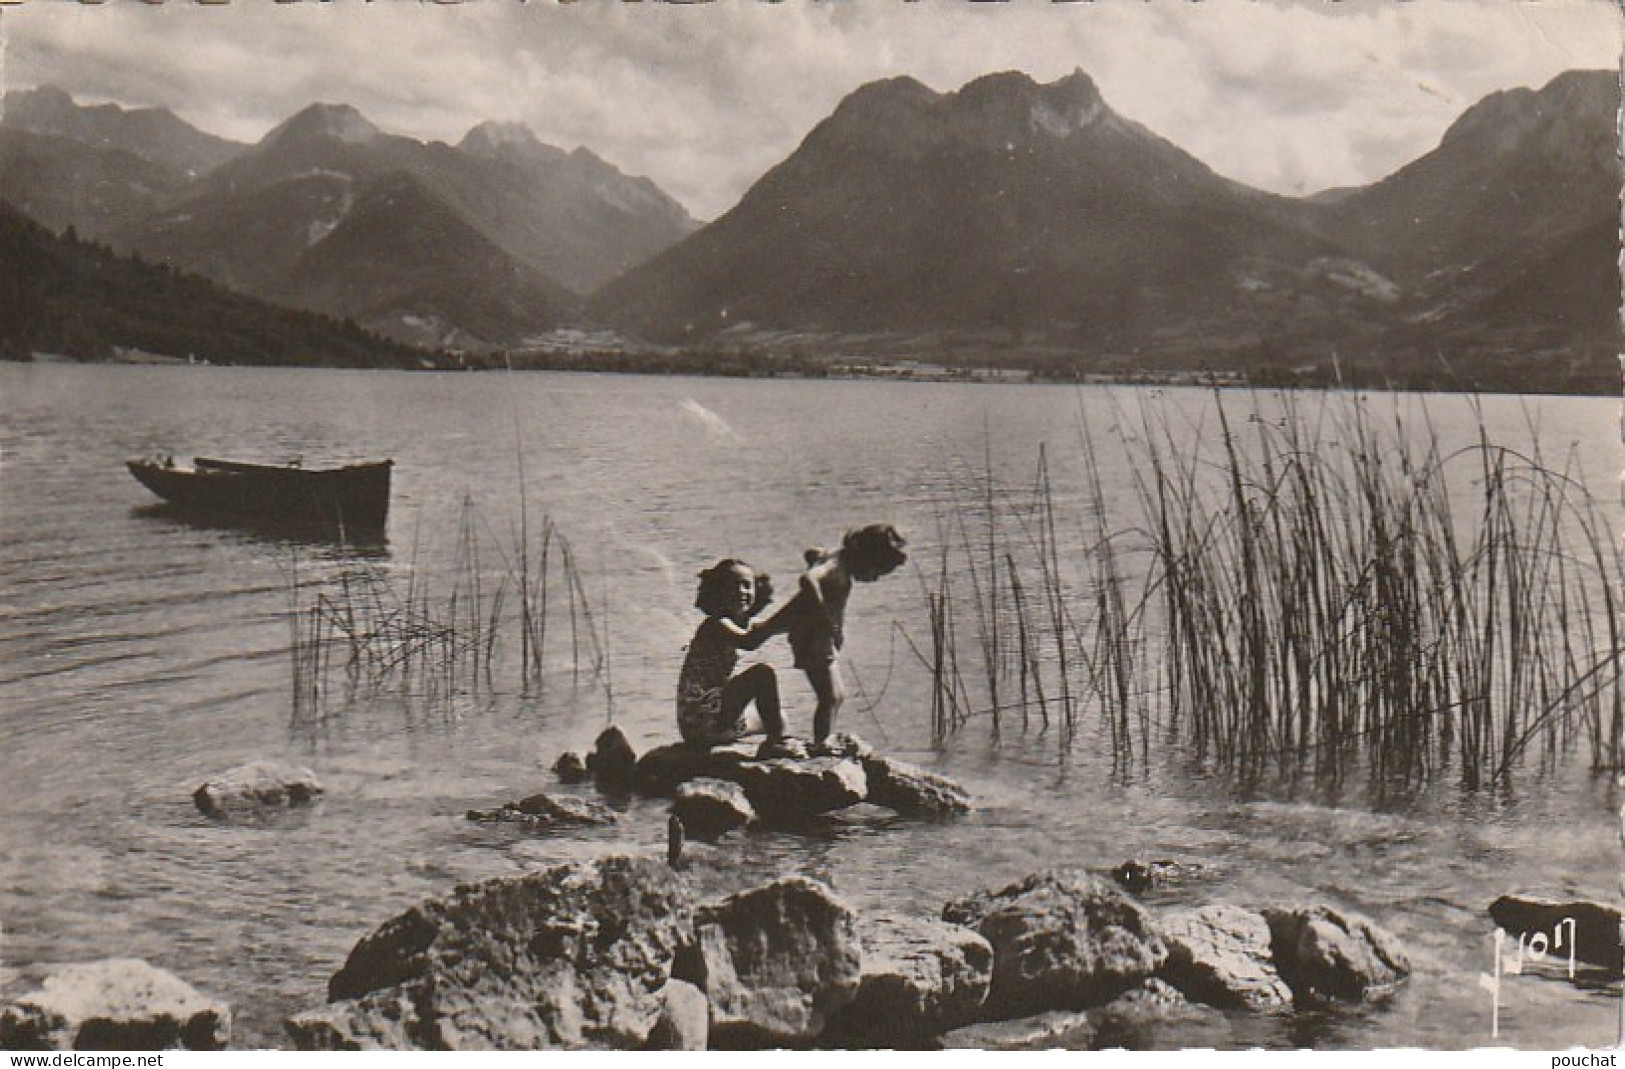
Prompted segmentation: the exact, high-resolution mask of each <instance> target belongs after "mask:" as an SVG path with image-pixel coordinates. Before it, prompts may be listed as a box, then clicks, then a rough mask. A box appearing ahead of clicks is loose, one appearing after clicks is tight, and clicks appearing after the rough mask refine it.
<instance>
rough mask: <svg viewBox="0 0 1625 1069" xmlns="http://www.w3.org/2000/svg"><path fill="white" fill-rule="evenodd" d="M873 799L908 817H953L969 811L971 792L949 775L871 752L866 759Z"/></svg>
mask: <svg viewBox="0 0 1625 1069" xmlns="http://www.w3.org/2000/svg"><path fill="white" fill-rule="evenodd" d="M863 773H864V775H865V776H866V777H867V779H868V785H869V801H871V802H873V803H874V804H875V805H883V806H885V807H886V808H887V809H894V810H896V811H897V812H899V813H902V814H904V815H906V816H923V817H950V816H958V815H959V814H961V813H968V812H970V809H971V799H970V794H969V793H968V792H967V791H966V790H965V788H963V787H961V786H960V785H959V784H957V783H955V782H954V781H953V780H951V779H948V778H947V777H946V776H939V775H937V774H936V773H934V772H927V771H926V770H925V769H923V768H920V767H918V766H916V765H911V764H909V763H908V762H906V761H896V760H893V759H892V758H890V757H880V756H878V755H874V754H870V755H869V756H867V757H865V758H863Z"/></svg>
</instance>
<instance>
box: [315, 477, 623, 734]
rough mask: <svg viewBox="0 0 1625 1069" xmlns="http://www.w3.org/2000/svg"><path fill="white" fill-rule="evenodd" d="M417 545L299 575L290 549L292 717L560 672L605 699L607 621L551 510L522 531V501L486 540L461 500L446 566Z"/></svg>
mask: <svg viewBox="0 0 1625 1069" xmlns="http://www.w3.org/2000/svg"><path fill="white" fill-rule="evenodd" d="M419 549H420V547H417V546H414V549H413V552H412V554H411V558H410V562H409V563H407V564H406V565H404V566H399V565H395V564H392V563H391V562H389V561H387V560H386V561H368V560H354V559H351V560H346V562H345V563H344V565H343V566H342V567H341V568H340V569H338V570H337V571H336V572H335V573H333V574H328V575H322V576H315V577H309V578H302V577H301V576H300V574H299V567H298V561H297V558H295V560H294V561H293V563H292V565H291V566H290V568H289V570H288V589H289V602H290V607H289V611H288V619H289V621H290V629H291V634H290V643H289V656H290V663H291V667H292V694H293V716H294V719H295V720H296V721H300V722H314V721H320V720H322V719H324V718H326V717H327V716H330V715H332V714H333V713H334V712H335V711H336V710H337V709H342V708H343V707H344V706H346V705H348V704H351V703H353V702H355V701H357V700H358V699H365V698H368V697H372V696H376V695H378V694H382V693H396V694H400V695H403V696H407V697H411V698H415V699H421V700H424V701H426V702H428V703H430V704H443V703H444V702H445V701H447V700H449V699H450V698H452V697H454V696H458V695H472V694H480V693H489V692H492V691H496V690H507V689H514V690H518V691H519V692H521V693H531V692H534V691H536V690H538V689H539V688H541V687H542V686H543V685H544V682H545V680H546V679H547V677H548V676H549V674H558V673H562V672H564V671H568V674H569V677H570V681H571V683H572V684H573V685H579V684H580V683H581V682H582V680H583V677H584V676H585V677H587V679H588V680H589V681H590V682H591V684H592V685H594V686H597V687H600V688H602V690H603V693H604V696H605V699H606V702H612V701H613V692H612V688H611V677H610V671H609V659H608V638H607V634H608V631H607V627H605V626H604V625H603V624H602V623H601V622H600V620H599V617H598V615H597V614H595V613H594V610H593V606H592V605H591V603H590V601H589V599H588V596H587V589H586V585H585V582H584V580H583V577H582V570H581V567H580V566H579V564H578V561H577V557H576V554H575V552H574V550H573V548H572V547H571V545H570V542H569V541H568V539H566V538H565V536H564V535H563V533H562V532H561V531H560V530H559V528H558V526H557V525H556V524H555V523H554V522H553V521H552V520H551V519H548V518H545V517H544V519H543V520H542V522H541V524H540V529H539V531H532V530H531V528H530V525H529V522H528V517H526V516H525V515H524V510H523V508H522V509H521V517H520V520H519V522H518V524H517V526H516V528H515V529H514V530H513V531H512V532H511V533H510V535H509V537H508V538H507V539H498V538H496V537H494V536H493V535H492V533H491V531H490V529H489V528H488V526H487V525H486V524H485V523H484V522H483V520H482V518H481V517H480V515H479V512H478V510H477V508H476V507H475V504H474V502H473V501H472V500H471V499H465V501H464V504H463V510H462V514H461V517H460V522H459V527H458V535H457V540H456V545H455V547H454V551H453V552H452V554H451V557H450V563H449V564H448V565H445V566H440V567H426V566H420V564H419V561H420V556H421V555H420V553H419ZM561 623H567V624H568V650H567V654H566V652H565V651H562V650H556V651H555V652H554V655H553V656H552V657H549V652H548V651H549V645H548V640H549V637H550V632H551V631H556V630H557V628H558V627H559V626H561ZM550 625H551V626H550ZM515 653H516V654H517V656H514V655H513V654H515ZM566 656H567V662H566V661H565V657H566Z"/></svg>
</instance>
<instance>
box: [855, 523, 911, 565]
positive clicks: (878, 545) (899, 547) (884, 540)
mask: <svg viewBox="0 0 1625 1069" xmlns="http://www.w3.org/2000/svg"><path fill="white" fill-rule="evenodd" d="M906 545H908V541H907V539H905V538H904V537H903V536H902V535H901V534H898V533H897V528H895V527H893V526H892V525H891V524H889V523H871V524H870V525H869V526H867V527H859V528H857V529H856V530H852V531H848V532H846V537H845V538H843V539H841V553H842V555H843V556H845V557H846V560H847V564H848V566H849V567H851V568H852V569H853V570H855V571H863V572H866V573H869V574H871V575H886V574H888V573H890V572H893V571H896V570H897V569H898V568H900V567H901V566H902V565H903V563H904V562H905V561H907V560H908V554H907V553H905V552H903V547H904V546H906Z"/></svg>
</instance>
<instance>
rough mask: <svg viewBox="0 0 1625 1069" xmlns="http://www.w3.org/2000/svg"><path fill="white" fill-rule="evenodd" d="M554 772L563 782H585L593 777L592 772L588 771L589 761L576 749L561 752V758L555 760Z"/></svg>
mask: <svg viewBox="0 0 1625 1069" xmlns="http://www.w3.org/2000/svg"><path fill="white" fill-rule="evenodd" d="M553 774H554V775H555V776H557V777H559V781H560V782H561V783H572V784H573V783H585V782H587V781H588V780H589V779H592V773H591V772H589V771H587V762H586V761H584V760H582V758H581V755H580V754H578V753H576V752H575V751H574V750H566V751H565V752H564V753H561V754H559V759H558V760H557V761H554V762H553Z"/></svg>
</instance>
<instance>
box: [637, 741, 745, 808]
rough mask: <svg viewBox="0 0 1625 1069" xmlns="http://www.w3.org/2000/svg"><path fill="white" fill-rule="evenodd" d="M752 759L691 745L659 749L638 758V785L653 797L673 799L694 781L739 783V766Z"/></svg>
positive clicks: (723, 749)
mask: <svg viewBox="0 0 1625 1069" xmlns="http://www.w3.org/2000/svg"><path fill="white" fill-rule="evenodd" d="M749 756H750V754H749V753H747V752H746V751H745V750H743V749H736V748H732V747H719V748H717V749H708V748H706V747H704V746H695V745H693V744H692V743H687V742H674V743H671V744H669V745H666V746H656V747H655V748H654V749H652V750H650V751H649V752H648V753H646V754H644V755H643V756H642V757H640V758H638V762H637V766H636V777H637V784H638V786H639V787H640V788H642V789H643V790H645V791H648V792H649V793H650V794H658V795H666V796H670V795H671V794H673V793H674V792H675V791H676V790H677V788H678V787H679V786H681V785H682V784H684V783H686V782H688V781H689V780H693V779H702V778H709V779H720V780H726V781H727V782H729V783H736V782H738V777H737V775H736V770H737V769H738V767H739V763H740V762H741V761H744V760H747V759H748V758H749Z"/></svg>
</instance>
